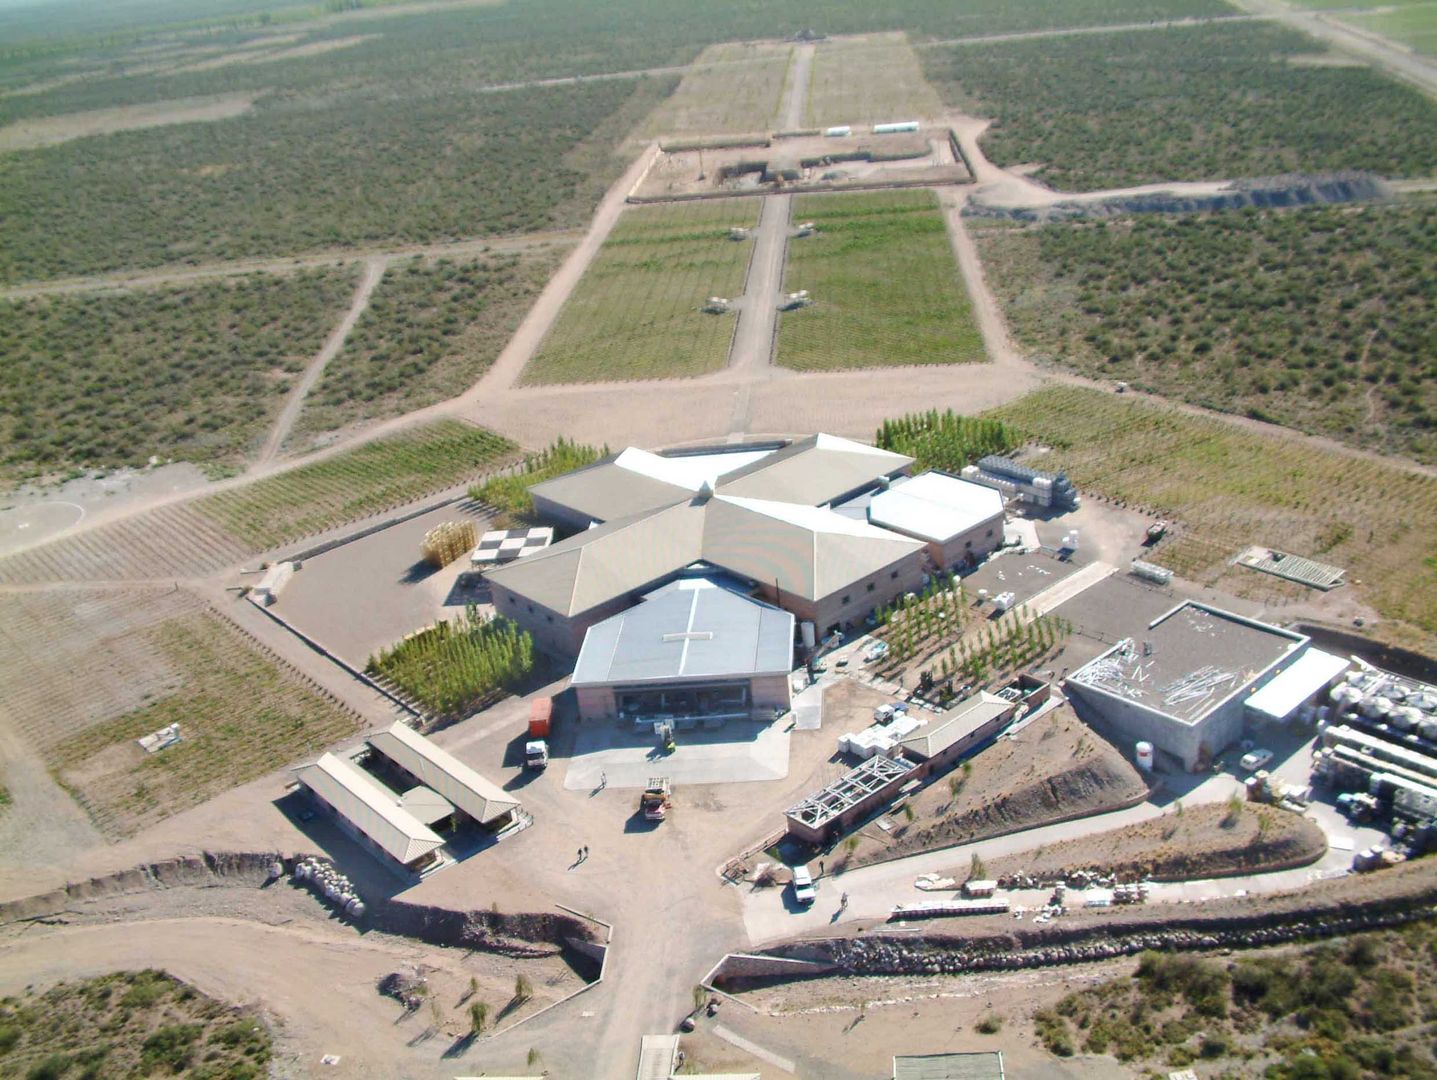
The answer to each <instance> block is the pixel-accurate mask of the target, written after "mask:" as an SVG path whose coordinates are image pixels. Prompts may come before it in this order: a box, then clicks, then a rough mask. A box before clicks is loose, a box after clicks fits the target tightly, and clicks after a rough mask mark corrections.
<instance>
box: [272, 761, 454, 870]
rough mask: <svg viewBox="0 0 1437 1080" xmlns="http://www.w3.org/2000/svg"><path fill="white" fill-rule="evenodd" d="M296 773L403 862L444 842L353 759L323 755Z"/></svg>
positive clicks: (406, 863)
mask: <svg viewBox="0 0 1437 1080" xmlns="http://www.w3.org/2000/svg"><path fill="white" fill-rule="evenodd" d="M295 776H296V777H297V778H298V779H299V782H300V783H301V784H303V785H304V786H305V787H307V788H309V789H310V790H311V791H313V792H314V793H315V794H316V795H318V796H319V797H320V798H321V799H323V800H324V801H325V802H327V803H328V804H329V805H330V806H332V807H334V809H335V811H336V812H337V813H339V814H341V815H342V816H343V817H344V818H345V819H346V820H347V821H349V822H351V823H352V824H353V825H354V827H355V828H357V829H358V830H359V831H360V832H362V833H363V834H364V835H365V836H367V837H369V838H370V839H371V840H373V841H374V842H375V843H376V844H378V845H379V846H380V847H381V848H383V849H384V851H385V852H386V853H388V854H389V855H390V856H391V857H392V858H394V859H396V860H397V861H399V862H401V863H404V864H405V865H408V864H409V863H412V862H413V861H414V860H415V859H417V858H419V857H420V856H422V855H427V854H429V852H431V851H433V850H434V849H435V848H438V847H442V846H443V844H444V841H443V840H441V839H440V838H439V836H438V834H436V833H435V832H434V830H433V829H431V828H430V827H429V826H428V825H425V824H424V823H423V822H422V821H420V820H419V819H418V818H416V817H415V816H414V815H413V814H411V813H410V812H409V811H408V810H406V809H404V807H403V806H401V805H400V797H399V796H398V795H396V794H394V792H392V791H390V790H389V789H387V788H386V787H384V785H383V784H381V783H380V782H379V781H378V780H376V779H374V777H372V776H370V775H369V774H368V773H367V772H365V771H364V770H363V769H361V768H360V767H359V766H358V765H356V764H354V762H352V761H349V760H347V759H345V758H342V757H338V756H336V755H335V754H325V755H324V756H323V757H322V758H320V759H319V760H318V761H316V762H315V763H314V764H313V765H305V766H303V767H301V768H298V769H296V770H295Z"/></svg>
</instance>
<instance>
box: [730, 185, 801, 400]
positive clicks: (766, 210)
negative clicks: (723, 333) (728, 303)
mask: <svg viewBox="0 0 1437 1080" xmlns="http://www.w3.org/2000/svg"><path fill="white" fill-rule="evenodd" d="M792 202H793V196H792V195H770V196H769V197H768V198H766V199H764V200H763V210H762V212H761V213H760V214H759V219H758V228H756V229H755V230H754V234H753V256H752V258H750V259H749V264H748V280H747V281H745V282H744V290H743V303H742V305H741V306H740V307H739V312H738V326H737V328H736V329H735V330H734V335H733V345H732V346H731V348H730V350H729V357H728V366H729V368H730V369H732V370H734V371H736V372H742V373H744V374H747V375H752V374H754V373H755V372H757V371H759V370H761V369H763V368H765V367H768V366H769V363H770V362H771V360H772V358H773V331H774V327H775V325H776V324H777V322H778V293H779V288H780V287H781V286H782V284H783V264H784V255H785V253H786V252H787V250H788V218H789V209H790V206H791V204H792Z"/></svg>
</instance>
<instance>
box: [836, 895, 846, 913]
mask: <svg viewBox="0 0 1437 1080" xmlns="http://www.w3.org/2000/svg"><path fill="white" fill-rule="evenodd" d="M838 910H839V911H847V910H848V894H847V893H844V894H843V898H842V899H841V900H839V902H838Z"/></svg>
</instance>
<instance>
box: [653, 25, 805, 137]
mask: <svg viewBox="0 0 1437 1080" xmlns="http://www.w3.org/2000/svg"><path fill="white" fill-rule="evenodd" d="M792 55H793V46H792V45H789V44H787V43H786V42H772V41H758V42H729V43H726V44H723V45H710V46H709V47H708V48H706V49H705V50H704V51H703V52H701V53H699V55H698V59H696V60H695V61H694V62H693V65H692V66H691V67H690V68H689V71H688V74H686V75H685V76H684V77H683V80H682V81H681V82H680V83H679V86H678V89H677V90H675V91H674V92H673V94H671V95H670V96H669V97H668V98H667V99H666V100H665V101H664V103H663V104H662V105H660V106H659V107H658V108H657V109H655V110H654V111H653V112H652V113H651V114H650V115H649V117H648V119H646V120H645V121H644V122H643V124H642V125H640V127H639V128H638V130H637V132H636V133H635V134H636V135H638V136H640V137H642V138H663V137H673V136H678V135H709V136H712V135H718V134H723V133H748V132H764V131H769V130H770V129H772V128H773V126H774V125H775V124H776V123H777V121H778V112H779V107H780V104H781V99H782V95H783V89H784V79H785V77H786V75H787V73H788V69H789V65H790V64H791V63H792Z"/></svg>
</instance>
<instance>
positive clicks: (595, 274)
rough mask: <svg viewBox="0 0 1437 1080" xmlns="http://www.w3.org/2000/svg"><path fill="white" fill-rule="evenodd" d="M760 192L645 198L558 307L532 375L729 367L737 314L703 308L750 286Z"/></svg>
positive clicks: (672, 373) (616, 376)
mask: <svg viewBox="0 0 1437 1080" xmlns="http://www.w3.org/2000/svg"><path fill="white" fill-rule="evenodd" d="M758 212H759V200H757V199H732V200H728V199H726V200H722V201H716V202H688V203H678V204H675V205H669V206H640V207H635V208H632V209H630V210H627V211H625V213H624V215H623V216H622V217H621V218H620V220H619V223H618V224H617V225H616V226H615V227H614V231H613V232H612V233H611V234H610V235H609V238H608V240H607V241H605V243H604V246H603V248H602V249H601V250H600V251H599V254H598V256H597V258H595V260H594V262H593V264H592V265H591V266H590V267H589V270H588V272H587V273H586V274H585V275H584V277H583V280H582V281H580V282H579V285H578V287H577V288H576V289H575V290H574V292H573V294H572V295H571V296H570V297H569V300H568V302H567V303H566V304H565V305H564V310H563V311H562V312H560V314H559V319H558V322H557V323H556V324H555V326H554V328H553V329H552V330H551V331H550V332H549V335H548V337H547V338H545V340H544V343H543V345H542V346H541V347H540V350H539V353H538V355H537V356H536V357H535V358H534V360H533V361H532V362H531V363H530V365H529V367H528V368H527V369H526V371H525V373H524V382H526V383H571V382H608V381H613V380H622V379H652V378H678V377H683V376H692V375H702V374H704V373H705V372H708V371H713V370H715V369H717V368H720V367H722V366H723V365H724V363H725V361H726V360H727V359H728V348H729V343H730V341H731V340H732V338H733V329H734V319H735V315H733V314H731V313H729V314H720V315H712V314H708V313H705V312H704V311H703V305H704V303H705V302H706V301H707V300H708V298H709V297H710V296H723V297H726V298H729V299H733V298H736V297H738V296H739V295H740V294H742V292H743V287H744V278H745V276H746V274H747V270H748V261H749V257H750V255H751V254H752V252H753V241H752V240H750V239H745V240H737V241H736V240H732V239H730V238H729V229H730V228H731V227H735V226H737V227H743V228H752V227H753V226H754V225H755V224H756V223H757V221H758Z"/></svg>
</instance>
